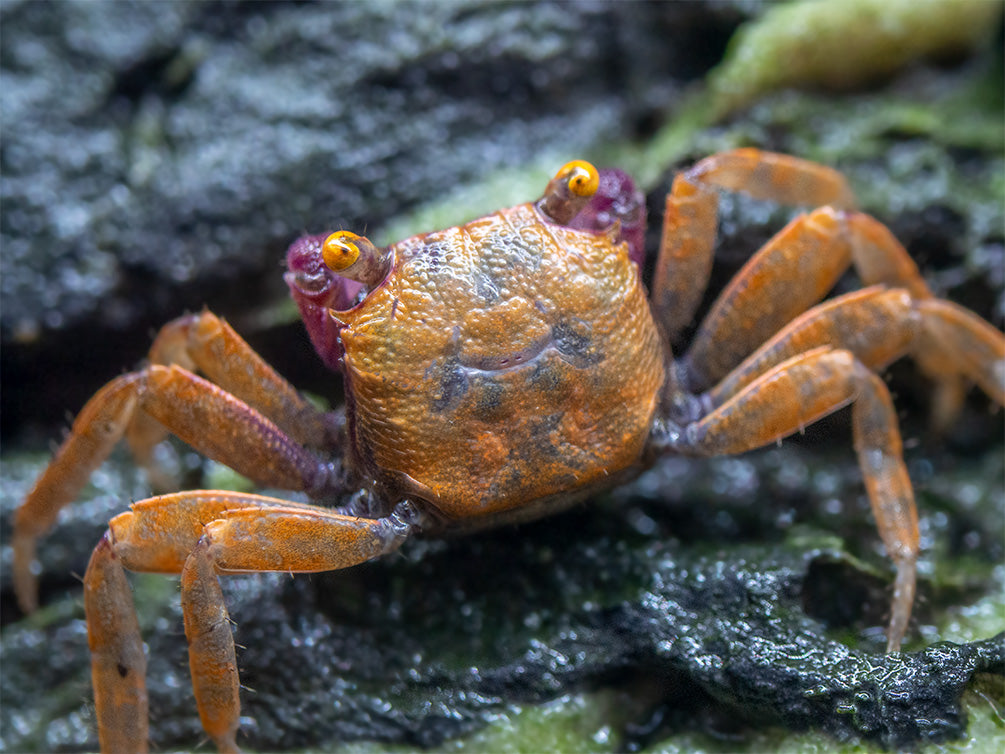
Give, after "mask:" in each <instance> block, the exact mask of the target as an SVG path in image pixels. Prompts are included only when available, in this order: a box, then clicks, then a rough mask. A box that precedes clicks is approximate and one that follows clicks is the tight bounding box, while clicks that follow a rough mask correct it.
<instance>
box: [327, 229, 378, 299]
mask: <svg viewBox="0 0 1005 754" xmlns="http://www.w3.org/2000/svg"><path fill="white" fill-rule="evenodd" d="M321 257H322V259H324V263H325V264H326V265H327V266H328V268H329V269H331V270H332V271H333V272H337V273H338V274H339V275H341V276H342V277H344V278H349V279H350V280H355V281H356V282H358V283H362V284H363V285H364V286H366V288H367V289H370V290H372V289H373V288H376V287H377V286H378V285H380V283H381V282H382V281H383V280H384V278H386V277H387V273H389V272H390V271H391V253H390V251H389V250H388V249H378V248H377V247H376V246H374V245H373V243H371V242H370V239H368V238H364V237H363V236H358V235H356V234H355V233H352V232H350V231H348V230H340V231H336V232H335V233H332V234H331V235H330V236H328V238H326V239H325V242H324V244H323V245H322V246H321Z"/></svg>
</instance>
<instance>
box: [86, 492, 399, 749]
mask: <svg viewBox="0 0 1005 754" xmlns="http://www.w3.org/2000/svg"><path fill="white" fill-rule="evenodd" d="M415 515H416V514H415V513H414V511H413V509H412V508H411V506H410V504H408V503H403V504H401V505H399V507H398V508H397V509H396V511H395V512H394V513H392V515H391V516H388V517H386V518H381V519H361V518H357V517H354V516H345V515H342V514H339V513H335V512H333V511H331V510H328V509H324V508H317V507H314V506H311V505H304V504H297V503H288V502H286V501H283V500H277V499H274V498H268V497H263V496H260V495H251V494H243V493H236V492H217V491H208V490H199V491H191V492H179V493H175V494H172V495H162V496H160V497H156V498H150V499H149V500H144V501H141V502H139V503H136V504H134V505H133V506H132V508H131V510H130V511H128V512H126V513H123V514H120V515H119V516H116V517H115V518H114V519H112V521H111V522H110V524H109V529H108V533H107V534H106V535H105V536H104V537H103V538H102V540H101V542H100V543H99V544H98V546H97V547H96V548H95V550H94V554H93V555H92V557H91V563H90V564H89V566H88V570H87V574H86V576H85V583H84V586H85V611H86V614H87V630H88V639H89V642H90V645H91V648H92V657H91V672H92V678H93V682H94V696H95V711H96V714H97V718H98V734H99V739H100V743H101V750H102V751H146V746H147V742H146V738H147V721H146V712H147V710H146V690H145V679H144V673H145V662H144V659H143V652H142V640H141V638H140V634H139V627H138V624H137V621H136V616H135V611H134V608H133V604H132V598H131V597H130V595H129V587H128V584H127V582H126V579H125V575H124V573H123V569H124V568H125V569H129V570H132V571H146V572H155V573H181V589H182V610H183V613H184V618H185V636H186V638H187V640H188V644H189V667H190V669H191V672H192V685H193V688H194V690H195V697H196V704H197V705H198V708H199V717H200V720H201V721H202V725H203V729H204V730H205V731H206V733H207V734H208V735H209V736H210V738H211V739H212V740H213V741H214V743H216V745H217V748H218V749H219V750H220V751H223V752H231V751H237V744H236V733H237V727H238V721H239V717H240V700H239V695H238V690H239V686H240V684H239V679H238V672H237V663H236V655H235V650H234V640H233V634H232V629H231V624H230V620H229V617H228V615H227V609H226V606H225V605H224V602H223V593H222V591H221V589H220V584H219V581H218V578H217V573H219V572H227V571H234V572H251V571H255V572H265V571H280V572H288V573H306V572H316V571H331V570H337V569H340V568H346V567H348V566H351V565H355V564H357V563H362V562H364V561H366V560H369V559H371V558H374V557H377V556H379V555H383V554H385V553H387V552H390V551H392V550H394V549H396V548H397V547H398V546H399V545H400V543H401V542H402V541H403V540H404V538H405V537H406V536H407V535H408V534H409V532H410V530H411V527H412V524H413V521H414V520H415Z"/></svg>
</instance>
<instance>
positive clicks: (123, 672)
mask: <svg viewBox="0 0 1005 754" xmlns="http://www.w3.org/2000/svg"><path fill="white" fill-rule="evenodd" d="M115 669H116V670H118V671H119V678H125V677H126V676H127V675H129V668H127V667H126V666H125V665H123V664H122V663H121V662H120V663H119V664H118V665H116V666H115Z"/></svg>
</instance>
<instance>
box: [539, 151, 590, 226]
mask: <svg viewBox="0 0 1005 754" xmlns="http://www.w3.org/2000/svg"><path fill="white" fill-rule="evenodd" d="M599 185H600V174H599V173H598V172H597V169H596V168H595V167H593V165H591V164H590V163H588V162H586V161H585V160H573V161H572V162H567V163H565V164H564V165H563V166H562V167H561V168H560V169H559V171H558V172H557V173H555V177H554V178H552V179H551V180H550V181H548V187H547V188H546V189H545V190H544V196H542V197H541V199H540V200H539V201H538V203H537V207H538V209H539V210H541V212H543V213H544V214H545V215H547V216H548V217H549V218H551V219H552V220H554V221H555V222H556V223H560V224H562V225H565V224H566V223H568V222H569V221H570V220H572V218H574V217H575V216H576V215H578V214H579V212H580V210H581V209H583V207H585V206H586V204H587V202H589V201H590V197H592V196H593V195H594V194H595V193H597V187H598V186H599Z"/></svg>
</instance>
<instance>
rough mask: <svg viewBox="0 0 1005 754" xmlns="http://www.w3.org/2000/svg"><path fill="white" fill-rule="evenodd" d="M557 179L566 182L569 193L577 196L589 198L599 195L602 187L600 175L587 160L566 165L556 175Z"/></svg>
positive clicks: (574, 161)
mask: <svg viewBox="0 0 1005 754" xmlns="http://www.w3.org/2000/svg"><path fill="white" fill-rule="evenodd" d="M555 178H557V179H559V180H564V181H565V184H566V186H568V187H569V193H571V194H573V195H575V196H583V197H587V198H589V197H591V196H593V195H594V194H595V193H597V188H598V187H599V186H600V173H598V172H597V169H596V168H595V167H593V165H591V164H590V163H588V162H587V161H586V160H573V161H572V162H567V163H565V164H564V165H563V166H562V167H561V169H560V170H559V171H558V172H557V173H556V174H555Z"/></svg>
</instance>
